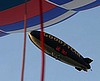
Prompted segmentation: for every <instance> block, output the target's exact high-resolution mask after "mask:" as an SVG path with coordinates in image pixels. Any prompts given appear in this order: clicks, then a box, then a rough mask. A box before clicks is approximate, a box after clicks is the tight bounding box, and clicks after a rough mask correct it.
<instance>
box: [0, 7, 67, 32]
mask: <svg viewBox="0 0 100 81" xmlns="http://www.w3.org/2000/svg"><path fill="white" fill-rule="evenodd" d="M67 11H68V10H66V9H63V8H60V7H56V8H54V9H52V10H49V11H48V12H45V13H44V22H47V21H49V20H52V19H54V18H56V17H58V16H60V15H62V14H64V13H66V12H67ZM38 24H40V18H39V16H35V17H33V18H30V19H28V20H27V26H28V27H31V26H35V25H38ZM23 26H24V22H23V21H21V22H17V23H14V24H9V25H5V26H1V27H0V29H1V30H3V31H6V32H9V31H15V30H20V29H23V28H24V27H23Z"/></svg>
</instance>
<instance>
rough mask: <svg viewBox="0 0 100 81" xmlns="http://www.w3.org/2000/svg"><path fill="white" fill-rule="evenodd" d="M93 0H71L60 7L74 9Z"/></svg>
mask: <svg viewBox="0 0 100 81" xmlns="http://www.w3.org/2000/svg"><path fill="white" fill-rule="evenodd" d="M95 1H96V0H73V1H71V2H69V3H66V4H64V5H62V7H64V8H66V9H75V8H79V7H82V6H85V5H88V4H90V3H93V2H95Z"/></svg>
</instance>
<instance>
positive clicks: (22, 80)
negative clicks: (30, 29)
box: [21, 0, 27, 81]
mask: <svg viewBox="0 0 100 81" xmlns="http://www.w3.org/2000/svg"><path fill="white" fill-rule="evenodd" d="M26 29H27V2H26V0H25V13H24V45H23V56H22V70H21V81H24V69H25V57H26Z"/></svg>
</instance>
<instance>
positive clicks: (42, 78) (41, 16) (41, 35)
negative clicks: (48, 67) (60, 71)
mask: <svg viewBox="0 0 100 81" xmlns="http://www.w3.org/2000/svg"><path fill="white" fill-rule="evenodd" d="M39 7H40V27H41V33H40V37H41V50H42V51H41V52H42V66H41V79H40V81H44V75H45V54H44V28H43V3H42V0H39Z"/></svg>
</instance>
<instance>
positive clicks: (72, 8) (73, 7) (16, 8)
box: [0, 0, 100, 37]
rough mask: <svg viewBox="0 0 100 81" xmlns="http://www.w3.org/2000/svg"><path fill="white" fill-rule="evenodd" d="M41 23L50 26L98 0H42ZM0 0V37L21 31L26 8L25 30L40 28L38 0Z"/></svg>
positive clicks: (97, 4) (89, 6) (91, 5)
mask: <svg viewBox="0 0 100 81" xmlns="http://www.w3.org/2000/svg"><path fill="white" fill-rule="evenodd" d="M42 2H43V5H42V6H43V24H44V27H48V26H49V27H50V26H51V25H54V24H57V23H59V22H61V21H63V20H65V19H67V18H69V17H71V16H73V15H74V14H76V13H77V12H79V11H82V10H87V9H90V8H93V7H96V6H99V5H100V1H99V0H42ZM26 3H27V8H25V0H6V1H5V0H0V37H1V36H4V35H8V34H11V33H15V32H23V29H24V14H25V13H24V11H25V10H27V31H32V30H37V29H40V26H39V25H40V10H39V1H38V0H26Z"/></svg>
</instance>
